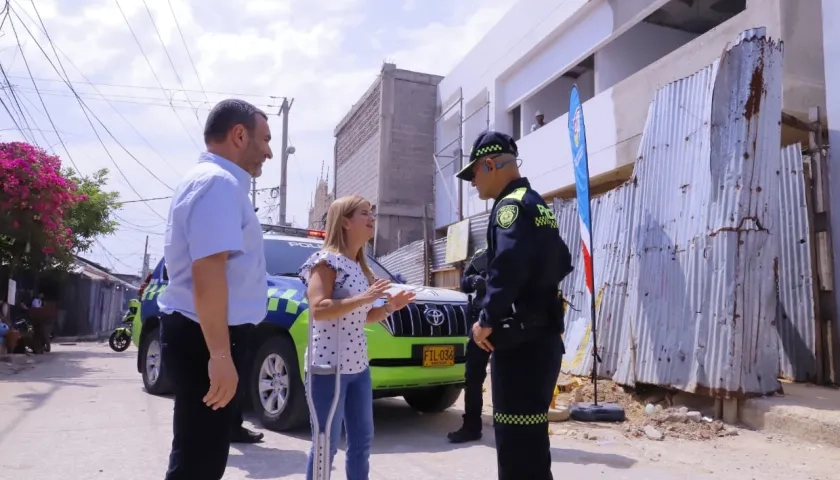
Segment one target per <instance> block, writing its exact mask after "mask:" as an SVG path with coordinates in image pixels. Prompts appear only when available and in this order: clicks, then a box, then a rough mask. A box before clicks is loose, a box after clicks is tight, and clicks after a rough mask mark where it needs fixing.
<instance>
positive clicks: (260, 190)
mask: <svg viewBox="0 0 840 480" xmlns="http://www.w3.org/2000/svg"><path fill="white" fill-rule="evenodd" d="M275 188H278V187H266V188H258V189H257V190H256V191H257V192H265V191H268V190H274V189H275ZM171 198H172V195H170V196H168V197H153V198H137V199H134V200H123V201H121V202H120V203H123V204H125V203H137V202H152V201H156V200H169V199H171Z"/></svg>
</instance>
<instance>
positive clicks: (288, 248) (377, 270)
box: [263, 237, 394, 281]
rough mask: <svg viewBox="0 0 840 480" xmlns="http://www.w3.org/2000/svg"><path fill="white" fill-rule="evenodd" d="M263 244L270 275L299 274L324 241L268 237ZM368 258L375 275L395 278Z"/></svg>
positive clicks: (390, 278)
mask: <svg viewBox="0 0 840 480" xmlns="http://www.w3.org/2000/svg"><path fill="white" fill-rule="evenodd" d="M263 244H264V246H265V265H266V270H267V271H268V274H269V275H281V276H297V272H298V269H299V268H300V266H301V265H303V262H305V261H306V259H307V258H309V256H310V255H312V254H313V253H315V251H317V250H318V249H319V248H321V245H322V242H320V241H317V240H312V239H308V238H301V239H286V238H276V237H275V238H271V237H266V238H265V239H264V241H263ZM367 260H368V265H369V266H370V269H371V270H373V274H374V276H376V277H377V278H385V279H388V280H391V281H393V280H394V277H393V276H392V275H391V274H390V273H389V272H388V271H387V270H385V268H384V267H382V265H379V263H377V262H376V260H374V259H373V258H371V256H370V255H368V257H367Z"/></svg>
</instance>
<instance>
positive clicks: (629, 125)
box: [435, 0, 840, 258]
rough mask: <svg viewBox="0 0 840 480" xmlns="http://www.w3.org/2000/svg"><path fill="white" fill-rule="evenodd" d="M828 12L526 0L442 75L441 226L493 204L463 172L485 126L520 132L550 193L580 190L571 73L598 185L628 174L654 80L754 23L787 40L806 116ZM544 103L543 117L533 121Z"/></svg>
mask: <svg viewBox="0 0 840 480" xmlns="http://www.w3.org/2000/svg"><path fill="white" fill-rule="evenodd" d="M829 1H834V0H829ZM835 10H836V9H835ZM821 15H822V6H821V1H820V0H671V1H668V0H565V1H564V0H520V1H519V2H517V3H516V4H515V5H514V6H513V7H512V8H511V10H510V11H509V12H508V13H507V14H506V15H504V16H503V20H502V21H503V23H500V24H499V26H498V27H497V29H495V30H493V31H494V32H496V33H493V34H488V35H487V36H486V37H485V38H484V39H482V40H481V41H480V42H479V43H478V44H477V45H476V46H475V47H474V49H473V50H472V51H470V52H469V53H468V54H467V55H466V57H465V58H464V59H463V60H462V61H461V62H460V63H459V64H458V65H457V66H456V67H455V68H454V69H453V70H452V72H450V73H449V75H447V76H446V77H445V78H444V79H443V80H442V81H441V82H440V87H439V98H440V103H439V106H438V108H439V110H438V112H439V115H440V116H439V120H438V121H437V123H436V125H435V129H436V133H437V135H436V144H435V155H436V159H437V162H438V164H440V165H441V169H440V171H438V172H437V173H436V178H435V228H436V229H438V231H443V228H444V227H446V226H447V225H449V224H452V223H454V222H456V221H458V220H459V219H461V218H467V217H471V216H473V215H476V214H478V213H481V212H484V211H486V210H487V209H488V207H489V203H488V202H484V201H481V200H479V199H478V198H476V197H475V190H474V189H472V188H470V187H469V185H464V183H463V182H458V181H456V180H455V179H454V173H455V172H456V171H457V170H458V169H459V168H460V165H461V163H462V158H461V157H462V155H461V154H460V152H464V154H466V153H467V152H468V151H469V147H470V143H471V142H472V140H473V139H474V138H475V136H476V134H477V133H478V132H479V131H481V130H482V129H484V128H487V127H491V128H494V129H496V130H500V131H504V132H507V133H509V134H511V135H513V136H514V138H516V139H517V140H518V145H519V151H520V157H521V158H522V160H523V164H522V173H523V174H524V175H525V176H527V177H528V178H529V179H530V180H531V183H532V185H533V186H534V187H535V188H536V189H537V190H538V191H539V192H540V193H542V194H543V195H545V196H546V197H558V196H559V197H572V196H574V188H575V187H574V172H573V162H572V158H571V149H570V146H569V136H568V131H567V122H568V119H567V113H568V108H569V91H570V89H571V86H572V85H573V84H577V85H578V88H579V90H580V94H581V100H582V102H584V103H583V111H584V115H585V120H586V132H587V142H588V150H589V168H590V174H591V177H592V192H593V194H598V193H600V192H603V191H605V190H608V189H610V188H613V187H615V186H617V185H619V184H620V183H622V182H624V181H626V180H627V179H628V178H629V177H630V175H631V173H632V167H633V164H634V162H635V159H636V155H637V151H638V147H639V142H640V140H641V134H642V131H643V129H644V126H645V121H646V118H647V113H648V106H649V105H650V102H651V100H652V98H653V95H654V93H655V92H656V90H657V89H658V88H660V87H662V86H663V85H666V84H668V83H669V82H672V81H674V80H677V79H680V78H683V77H686V76H689V75H691V74H692V73H694V72H696V71H697V70H699V69H701V68H703V67H705V66H706V65H708V64H710V63H712V62H713V61H714V59H715V58H717V57H718V56H720V54H721V52H722V51H723V50H724V48H725V47H726V45H727V44H730V43H734V42H735V41H736V38H737V37H738V35H739V34H740V33H741V32H743V31H745V30H748V29H751V28H755V27H766V29H767V33H768V35H769V36H771V37H773V38H775V39H781V40H783V41H784V48H785V52H784V87H783V88H784V100H783V109H784V111H785V113H788V114H792V115H794V116H796V117H798V118H800V119H802V120H807V116H808V110H809V108H810V107H815V106H816V107H821V108H822V109H823V110H824V109H825V104H826V92H825V72H824V63H828V62H827V61H825V60H824V59H823V47H822V45H823V39H822V37H823V21H822V17H821ZM826 25H827V23H826ZM498 30H504V31H505V34H503V35H499V34H498V33H497V31H498ZM826 41H828V40H826ZM835 43H836V42H835ZM537 110H539V111H540V112H541V113H543V114H544V117H545V125H544V126H542V127H541V128H538V129H536V130H535V131H531V126H532V125H533V124H534V123H535V120H534V114H535V113H536V111H537ZM835 128H836V127H835ZM796 140H803V141H805V142H806V143H807V139H806V138H802V134H801V133H799V132H795V131H791V130H788V129H786V128H785V129H784V130H783V143H786V144H788V143H793V142H794V141H796ZM839 258H840V257H839Z"/></svg>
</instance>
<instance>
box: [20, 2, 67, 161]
mask: <svg viewBox="0 0 840 480" xmlns="http://www.w3.org/2000/svg"><path fill="white" fill-rule="evenodd" d="M33 5H34V4H33ZM6 8H8V9H10V10H11V7H10V6H9V4H8V3H7V4H6ZM18 18H20V17H18ZM9 25H11V26H12V32H13V33H14V35H15V42H16V43H17V45H18V49H20V58H22V59H23V64H24V65H26V71H27V72H28V73H29V77H30V78H32V69H30V68H29V62H28V61H27V60H26V54H24V53H23V45H21V44H20V38H19V37H18V34H17V29H16V28H15V22H14V21H12V20H11V19H9ZM32 39H33V40H35V37H32ZM36 43H37V41H36ZM32 86H33V87H35V91H36V92H37V93H38V99H39V100H40V101H41V105H42V106H43V107H44V114H46V116H47V119H48V120H49V121H50V125H52V128H53V130H56V134H55V136H56V137H58V141H59V142H61V146H62V147H63V148H64V152H65V153H67V159H68V160H70V164H71V165H73V168H75V169H76V171H77V172H79V174H80V175H81V173H82V171H81V170H80V169H79V167H78V165H76V162H75V160H73V156H72V155H70V150H68V149H67V144H65V143H64V139H63V138H61V135H60V134H59V133H58V131H57V130H58V128H56V126H55V122H53V119H52V116H51V115H50V112H49V110H48V109H47V104H46V103H44V97H42V96H41V93H40V92H38V84H37V83H35V80H32Z"/></svg>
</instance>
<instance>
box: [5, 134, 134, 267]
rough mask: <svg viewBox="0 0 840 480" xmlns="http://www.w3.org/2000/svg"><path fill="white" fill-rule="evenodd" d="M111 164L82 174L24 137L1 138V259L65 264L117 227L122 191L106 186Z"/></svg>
mask: <svg viewBox="0 0 840 480" xmlns="http://www.w3.org/2000/svg"><path fill="white" fill-rule="evenodd" d="M107 178H108V170H106V169H102V170H100V171H98V172H96V173H94V174H93V175H91V176H80V175H78V174H77V173H75V172H73V171H72V170H70V169H61V160H60V159H59V158H58V157H57V156H55V155H50V154H48V153H47V152H45V151H44V150H43V149H41V148H40V147H37V146H34V145H30V144H27V143H24V142H10V143H0V186H2V189H0V264H8V265H10V266H11V268H12V270H15V269H16V268H31V269H43V268H50V267H57V268H59V269H61V268H62V267H66V266H67V265H69V264H70V262H71V261H72V258H73V254H74V253H79V252H84V251H86V250H88V249H90V247H91V245H92V243H93V242H94V240H95V238H96V237H97V236H100V235H108V234H111V233H113V232H114V229H115V228H116V225H117V224H116V222H114V221H113V220H111V215H112V213H113V211H114V210H116V209H117V208H119V207H120V204H119V202H118V199H119V194H118V193H116V192H107V191H105V190H104V188H105V184H106V182H107Z"/></svg>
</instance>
